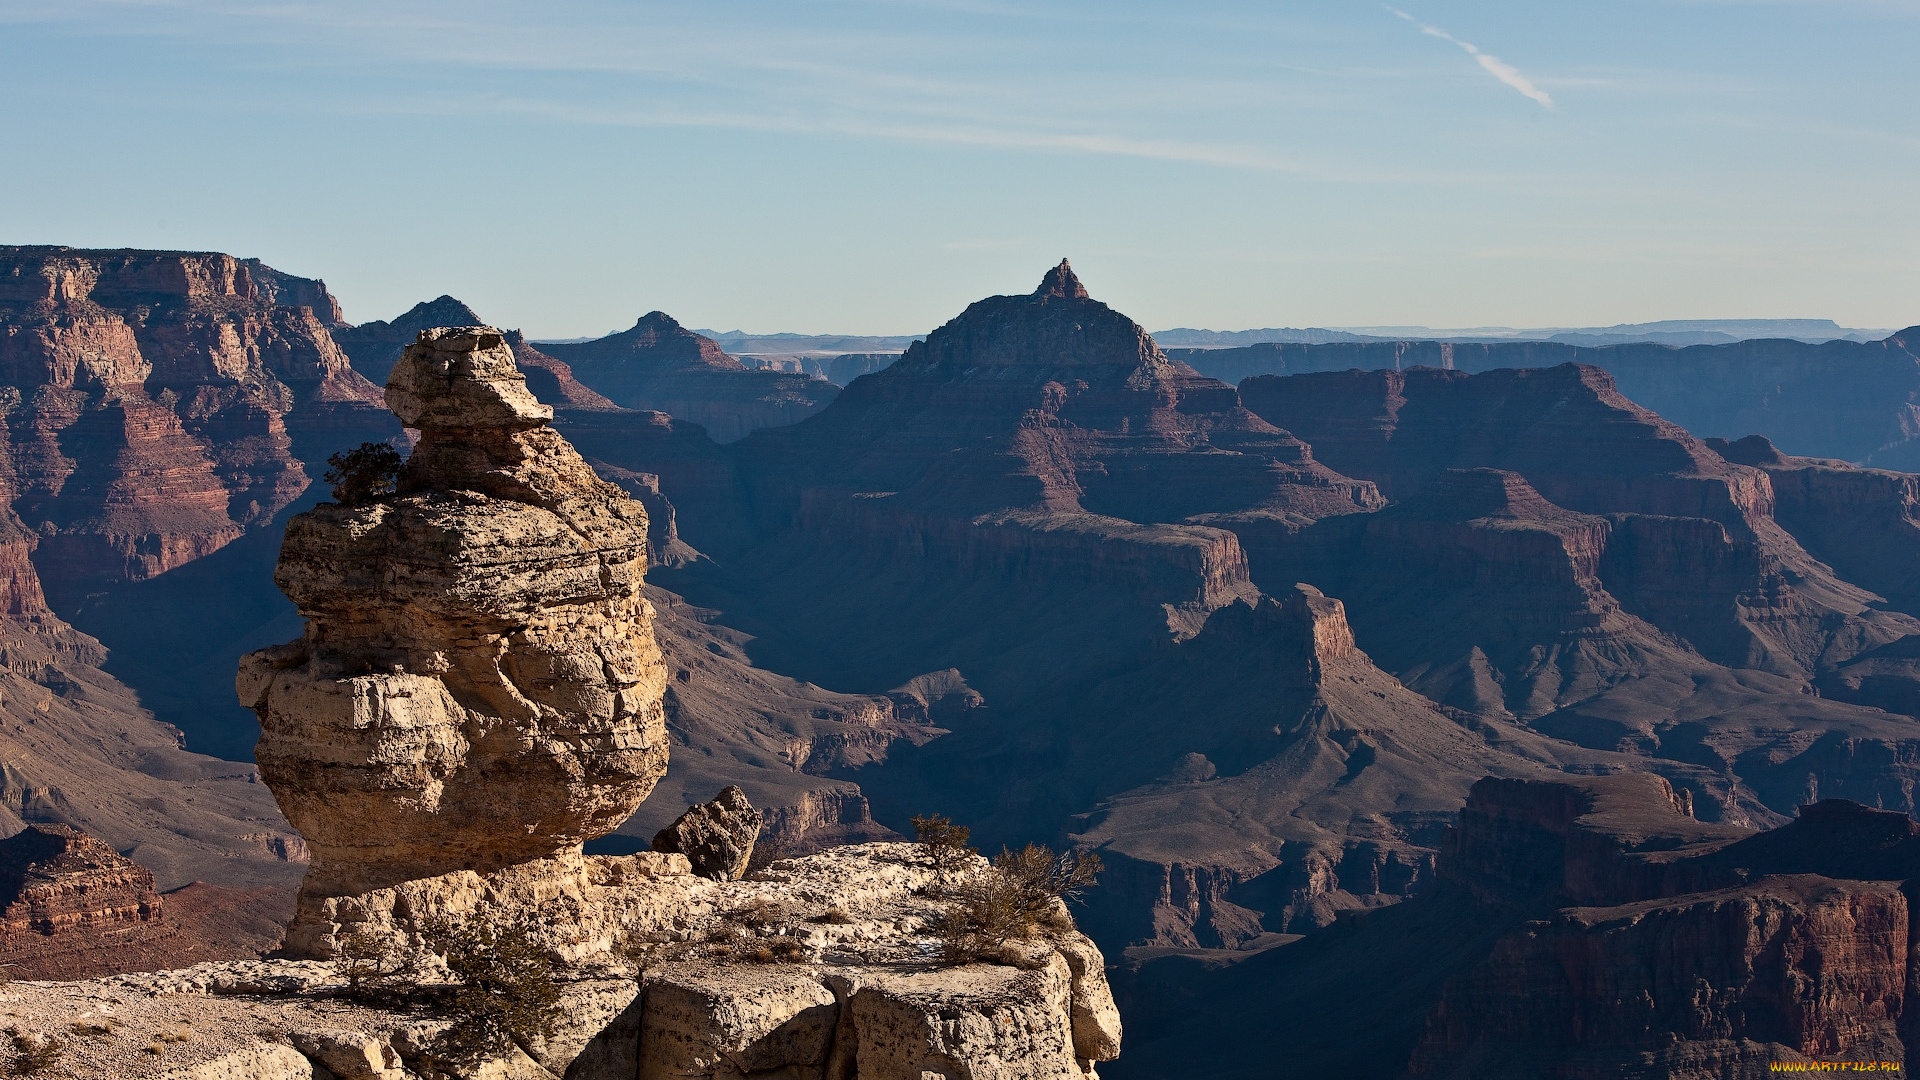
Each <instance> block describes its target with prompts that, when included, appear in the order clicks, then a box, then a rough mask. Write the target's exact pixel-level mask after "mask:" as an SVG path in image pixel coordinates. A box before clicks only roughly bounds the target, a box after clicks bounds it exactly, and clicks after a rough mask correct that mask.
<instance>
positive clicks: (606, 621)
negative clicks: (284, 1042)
mask: <svg viewBox="0 0 1920 1080" xmlns="http://www.w3.org/2000/svg"><path fill="white" fill-rule="evenodd" d="M386 396H387V404H388V407H389V408H391V409H392V410H393V411H394V413H395V414H396V415H398V416H399V418H400V420H401V422H402V423H403V424H405V425H406V426H407V427H409V428H414V429H417V430H418V431H419V433H420V439H419V442H418V444H417V445H416V446H415V448H414V451H413V454H412V456H411V457H410V458H409V459H408V460H407V462H406V465H405V466H404V468H403V469H402V471H401V473H400V475H399V477H398V481H397V490H396V491H395V492H394V493H393V494H391V495H388V496H384V497H380V498H377V499H375V500H373V501H370V502H368V503H365V504H363V505H353V506H345V505H338V504H331V503H323V504H322V505H320V506H319V507H316V508H315V509H313V510H311V511H309V512H307V513H305V514H302V515H300V516H299V517H296V518H295V519H294V520H293V521H292V522H290V523H289V524H288V528H287V538H286V542H285V545H284V546H283V548H282V550H281V556H280V565H279V569H278V571H277V573H276V574H275V580H276V582H277V583H278V584H279V585H280V587H281V589H282V590H283V591H285V592H286V594H287V595H288V596H289V597H291V598H292V599H293V601H294V602H295V603H296V604H298V605H299V607H300V611H301V613H302V614H303V615H305V616H306V618H307V630H306V634H305V636H304V637H302V638H301V639H300V640H299V641H295V642H292V643H289V644H287V645H282V646H278V647H275V648H270V649H264V650H262V651H260V652H257V653H254V654H252V655H250V656H248V657H245V658H244V659H243V660H242V661H241V668H240V675H239V680H238V689H239V692H240V697H241V700H242V701H243V702H244V703H245V704H247V705H249V706H251V707H252V708H253V709H254V710H255V711H256V712H257V713H258V714H259V716H260V724H261V729H262V734H261V739H260V744H259V748H258V751H257V756H258V761H259V764H260V772H261V776H262V778H263V779H264V780H265V781H266V782H267V784H268V785H269V786H271V787H272V789H273V792H274V795H275V797H276V798H277V799H278V800H279V803H280V806H281V809H282V810H283V811H284V812H285V813H286V815H287V819H288V820H289V821H291V822H292V823H293V825H294V827H295V828H297V829H299V830H300V832H301V834H302V835H303V836H305V837H306V839H307V842H308V844H309V846H310V848H311V850H312V853H313V864H312V868H311V869H310V870H309V872H308V875H307V878H306V882H305V884H304V886H303V888H302V891H301V898H300V910H299V915H298V916H297V918H296V921H295V923H294V926H293V928H292V929H291V931H290V932H289V936H288V941H287V945H288V948H289V949H290V950H291V951H293V952H294V953H296V954H301V955H315V956H324V955H330V954H331V951H332V949H333V948H334V941H333V938H334V936H335V935H334V931H335V930H336V929H337V928H338V926H339V924H340V923H341V922H342V921H362V920H366V919H372V920H373V921H374V922H376V923H378V922H381V921H383V920H382V918H381V916H382V910H378V909H380V908H381V905H380V904H375V905H374V908H372V909H369V908H367V906H366V905H365V904H359V903H357V902H356V900H357V898H363V897H366V896H368V895H369V894H371V893H375V892H380V891H382V890H386V891H388V892H390V893H391V892H393V891H394V890H399V892H398V893H395V894H394V895H395V896H398V895H400V894H404V893H406V892H407V891H408V883H414V882H423V881H427V880H429V879H436V878H441V877H443V876H446V875H461V874H467V875H479V878H480V879H481V880H480V881H478V883H469V884H470V886H471V887H470V888H469V889H468V890H467V891H469V892H474V893H476V895H478V896H484V895H485V894H486V893H487V891H488V890H489V889H490V888H492V885H491V884H490V883H489V882H488V881H486V880H484V879H486V877H487V875H490V874H494V873H496V872H499V871H504V870H507V869H509V868H514V867H523V868H524V867H528V866H530V865H533V864H541V865H540V868H539V869H538V870H535V871H529V872H523V873H521V874H520V875H519V878H520V879H521V884H522V885H527V886H529V887H531V885H530V882H531V880H532V879H534V878H541V877H545V878H547V879H548V880H549V881H551V882H554V883H555V884H553V885H552V888H551V889H549V890H548V891H555V890H557V891H558V892H561V893H567V892H574V893H578V892H579V891H580V890H581V889H582V888H585V887H586V886H585V884H584V882H583V878H582V875H583V874H584V873H585V870H584V863H582V862H581V861H580V859H579V851H580V845H581V844H582V843H583V842H584V841H586V840H588V839H592V838H594V837H598V836H602V835H605V834H606V833H609V832H611V831H612V830H613V829H614V828H615V826H617V825H618V824H619V823H620V822H621V821H623V820H625V819H626V818H627V817H628V816H629V815H631V814H632V813H633V811H634V809H635V808H636V807H638V806H639V805H640V802H641V800H643V799H644V798H645V797H646V795H647V793H648V791H650V790H651V789H652V787H653V785H654V783H655V781H657V780H658V779H659V778H660V776H661V775H662V774H663V773H664V772H665V770H666V764H667V742H666V730H665V717H664V713H663V711H662V708H661V691H662V689H663V688H664V686H665V667H664V665H663V664H662V662H661V659H660V651H659V648H658V646H657V645H656V644H655V642H654V637H653V631H652V627H651V610H650V608H649V606H648V604H647V602H646V600H645V599H644V598H643V597H642V595H641V591H640V586H641V578H642V575H643V573H644V571H645V568H646V529H647V520H646V512H645V510H643V509H642V508H641V506H640V504H639V503H637V502H635V501H634V500H632V499H630V498H629V497H627V496H626V495H625V494H624V493H623V492H621V491H620V490H619V489H618V488H616V487H614V486H613V485H611V484H607V483H604V482H602V481H601V480H600V479H598V478H597V477H596V476H595V475H594V474H593V471H592V470H591V469H590V468H589V467H588V466H587V464H586V462H585V461H584V460H582V459H581V457H580V455H579V454H578V453H576V452H575V451H574V449H573V448H572V447H571V446H570V445H568V444H567V442H566V440H565V439H563V438H561V437H560V436H559V435H558V434H556V433H555V432H554V431H552V430H551V429H550V428H549V427H548V426H547V425H548V421H549V420H551V419H552V415H553V414H552V410H551V409H550V408H548V407H547V406H544V405H541V404H540V403H539V402H538V401H537V400H536V399H535V398H534V396H533V395H532V394H531V393H530V392H528V390H527V387H526V381H525V379H524V378H523V377H522V376H521V374H520V372H519V370H518V369H517V368H516V367H515V365H514V360H513V354H512V351H511V350H510V349H509V348H508V347H507V344H506V342H505V339H504V337H503V336H502V334H501V333H500V331H498V330H495V329H493V328H491V327H442V328H439V329H434V330H426V331H423V332H422V333H421V334H420V337H419V341H418V342H417V343H416V344H414V345H412V346H410V347H408V349H407V350H406V352H405V353H404V354H403V355H402V356H401V358H400V360H399V362H398V363H397V364H396V365H395V366H394V370H393V374H392V377H391V379H390V381H389V382H388V385H387V391H386ZM414 891H415V892H417V891H419V890H418V889H415V890H414ZM429 891H432V890H429ZM533 891H534V892H539V891H540V890H539V889H538V888H534V889H533ZM390 900H391V898H389V901H390ZM343 901H344V902H346V905H347V906H346V907H345V908H343V907H342V906H341V904H342V902H343ZM476 902H478V901H477V900H476ZM405 907H406V905H402V908H403V909H404V908H405ZM349 909H352V910H349ZM392 910H393V908H392V907H391V906H387V907H385V908H384V911H385V912H386V913H391V912H392Z"/></svg>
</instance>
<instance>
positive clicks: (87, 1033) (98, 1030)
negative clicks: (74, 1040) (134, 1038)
mask: <svg viewBox="0 0 1920 1080" xmlns="http://www.w3.org/2000/svg"><path fill="white" fill-rule="evenodd" d="M119 1030H120V1021H118V1020H115V1019H114V1018H113V1017H111V1016H109V1017H104V1018H102V1019H101V1020H99V1021H93V1020H75V1021H74V1022H73V1025H72V1031H73V1033H74V1034H75V1035H79V1036H82V1037H85V1038H99V1037H100V1036H102V1035H112V1034H114V1033H115V1032H117V1031H119Z"/></svg>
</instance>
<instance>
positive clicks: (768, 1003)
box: [0, 844, 1120, 1080]
mask: <svg viewBox="0 0 1920 1080" xmlns="http://www.w3.org/2000/svg"><path fill="white" fill-rule="evenodd" d="M588 863H589V864H590V865H591V866H592V868H593V873H594V874H595V875H596V876H598V877H600V878H601V879H602V880H605V881H607V882H608V883H609V884H608V885H606V886H603V888H604V889H608V890H610V891H619V892H624V894H625V895H626V896H627V897H628V898H629V899H630V900H632V901H634V902H635V907H636V909H637V910H643V911H645V912H646V914H647V917H646V918H645V919H643V920H641V921H640V922H637V923H635V924H634V925H633V926H632V927H630V928H629V930H628V932H627V933H626V935H625V936H624V937H623V938H622V939H621V941H620V942H619V943H618V947H616V948H614V949H611V950H609V951H607V952H605V953H603V954H601V955H600V956H599V957H598V958H596V959H593V960H589V961H584V962H580V963H576V964H572V965H565V966H562V967H561V968H560V973H561V977H562V982H561V988H562V989H561V994H562V1004H561V1010H560V1017H561V1019H560V1023H559V1025H558V1027H557V1028H556V1029H555V1031H554V1033H553V1035H552V1036H551V1037H549V1038H545V1039H537V1040H528V1041H525V1042H524V1043H521V1044H518V1045H516V1046H515V1047H514V1048H513V1049H512V1050H510V1051H508V1052H507V1053H505V1054H493V1055H490V1056H487V1057H484V1058H481V1059H478V1060H466V1061H456V1060H453V1059H451V1058H449V1057H447V1056H446V1055H445V1054H444V1053H443V1051H442V1050H441V1049H440V1047H441V1042H440V1035H441V1034H442V1032H444V1031H445V1029H446V1028H447V1026H448V1021H447V1020H446V1019H445V1018H444V1017H442V1016H439V1015H437V1014H436V1013H435V1012H434V1011H432V1010H431V1009H428V1008H425V1007H421V1006H410V1005H407V1004H405V1003H404V1002H400V1001H398V1000H389V1001H385V1002H383V1003H380V1004H369V1003H367V1000H368V999H367V996H366V995H364V994H362V995H355V994H353V993H351V992H350V990H349V987H348V985H347V982H346V980H345V978H344V976H343V975H342V971H343V967H342V965H341V964H339V963H336V962H327V961H312V960H304V961H303V960H277V961H260V962H247V963H221V964H202V965H199V966H197V967H192V968H185V969H182V970H178V971H167V972H159V973H154V974H144V975H126V976H117V977H114V978H109V979H98V980H92V981H88V982H68V983H20V984H15V985H13V986H11V987H9V988H7V989H6V991H5V992H4V993H0V1011H3V1012H5V1013H7V1014H9V1015H8V1017H7V1024H8V1025H9V1026H10V1031H9V1033H10V1034H11V1035H12V1036H13V1041H14V1042H15V1045H16V1047H18V1048H19V1049H18V1050H17V1051H16V1053H21V1054H24V1053H25V1052H26V1049H25V1048H27V1047H32V1046H45V1045H47V1043H48V1042H50V1041H54V1042H58V1043H59V1046H60V1049H59V1051H57V1053H58V1056H59V1058H60V1061H61V1063H62V1064H63V1065H64V1066H65V1067H66V1068H67V1069H68V1071H69V1072H71V1073H73V1074H74V1075H81V1076H114V1077H125V1078H128V1080H138V1078H144V1077H155V1078H160V1077H167V1078H179V1080H186V1078H207V1080H211V1078H215V1077H220V1078H227V1077H232V1078H245V1080H282V1078H286V1080H293V1078H296V1077H297V1078H299V1080H315V1078H322V1080H326V1078H333V1077H338V1078H342V1080H408V1078H416V1077H461V1078H480V1077H487V1078H499V1080H542V1078H552V1077H564V1078H565V1080H615V1078H617V1080H656V1078H658V1080H665V1078H667V1077H674V1078H676V1080H680V1078H714V1080H719V1078H723V1077H724V1078H736V1080H744V1078H747V1077H754V1078H765V1080H771V1078H774V1077H778V1078H780V1080H803V1078H804V1080H814V1078H818V1080H923V1078H927V1077H942V1078H955V1080H957V1078H960V1077H969V1078H975V1080H988V1078H1004V1080H1013V1078H1022V1080H1026V1078H1044V1080H1053V1078H1059V1080H1081V1078H1084V1077H1092V1076H1094V1075H1095V1071H1094V1069H1095V1063H1096V1062H1098V1061H1107V1060H1112V1059H1113V1058H1114V1057H1116V1056H1117V1055H1118V1052H1119V1042H1120V1020H1119V1014H1118V1013H1117V1012H1116V1011H1115V1009H1114V1006H1113V999H1112V997H1111V995H1110V994H1109V993H1108V989H1107V982H1106V977H1105V975H1104V974H1103V970H1102V969H1103V962H1102V960H1101V957H1100V953H1099V952H1098V950H1097V949H1095V948H1094V946H1093V944H1092V943H1091V942H1090V941H1088V940H1087V939H1086V938H1085V937H1084V936H1082V935H1081V934H1079V933H1078V932H1077V931H1075V930H1073V929H1072V928H1071V926H1072V924H1071V920H1070V919H1067V918H1065V913H1064V912H1060V913H1059V916H1060V917H1058V918H1056V919H1055V920H1054V923H1055V925H1051V926H1047V927H1044V928H1042V930H1041V933H1040V935H1039V936H1037V937H1036V938H1035V939H1034V940H1032V941H1028V942H1023V943H1018V944H1016V945H1015V946H1013V947H1012V948H1011V949H1010V950H1009V951H1008V952H1007V955H1006V956H1005V957H1003V961H1004V962H1002V963H997V964H966V965H960V966H948V965H942V964H941V963H940V962H939V950H940V946H939V943H938V942H937V941H936V940H935V938H934V937H933V936H931V934H930V932H929V931H930V927H931V925H932V924H933V920H934V919H935V918H936V917H937V916H938V914H939V912H940V906H941V905H940V902H939V901H938V900H935V899H932V898H930V897H929V896H928V895H927V886H928V885H929V884H930V883H931V882H932V881H933V879H934V872H933V869H932V866H931V865H930V862H929V860H928V859H927V857H926V856H925V855H924V854H923V853H922V849H921V848H919V847H918V846H917V845H911V844H864V845H858V846H851V847H842V848H835V849H832V850H830V851H826V852H822V853H820V854H818V855H812V856H809V857H807V858H804V859H795V860H791V861H787V862H779V863H775V864H773V865H772V866H771V867H769V868H767V869H765V870H763V871H760V872H759V873H757V874H755V875H754V876H753V879H752V880H744V881H729V882H719V881H712V880H708V879H706V878H701V877H698V876H695V875H693V874H691V873H690V872H689V871H688V869H687V863H686V860H685V858H684V857H682V856H679V855H660V854H653V853H647V854H641V855H637V856H628V857H623V858H604V857H592V858H589V859H588ZM983 865H984V863H981V862H976V868H977V867H979V866H983ZM603 898H604V897H603ZM427 981H428V982H429V983H430V982H431V977H430V976H429V977H428V979H427ZM3 1056H4V1052H0V1057H3Z"/></svg>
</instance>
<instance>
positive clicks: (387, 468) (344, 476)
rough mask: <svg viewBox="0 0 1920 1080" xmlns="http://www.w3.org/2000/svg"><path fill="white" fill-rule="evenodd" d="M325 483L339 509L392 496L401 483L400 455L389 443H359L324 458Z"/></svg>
mask: <svg viewBox="0 0 1920 1080" xmlns="http://www.w3.org/2000/svg"><path fill="white" fill-rule="evenodd" d="M325 479H326V481H327V483H329V484H331V485H333V498H334V501H335V502H338V503H340V504H341V505H342V506H361V505H364V504H366V503H370V502H373V501H374V500H375V499H378V498H380V497H381V496H383V495H391V494H393V490H394V487H395V485H396V484H398V483H399V480H400V451H398V450H396V449H394V448H393V447H392V446H391V445H390V444H388V443H383V442H380V443H376V442H369V443H361V444H360V445H359V446H357V447H355V448H353V449H352V450H342V451H341V452H339V453H337V454H334V455H333V456H332V457H329V458H327V472H326V477H325Z"/></svg>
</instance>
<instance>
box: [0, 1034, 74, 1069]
mask: <svg viewBox="0 0 1920 1080" xmlns="http://www.w3.org/2000/svg"><path fill="white" fill-rule="evenodd" d="M13 1049H14V1058H13V1068H12V1072H11V1075H13V1076H47V1075H50V1074H52V1073H53V1072H54V1071H55V1070H57V1069H59V1068H60V1062H61V1061H62V1059H64V1058H65V1057H66V1056H67V1044H66V1043H63V1042H61V1041H60V1040H59V1039H56V1038H53V1037H52V1036H48V1035H29V1034H24V1033H23V1034H19V1035H15V1036H14V1037H13Z"/></svg>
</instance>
